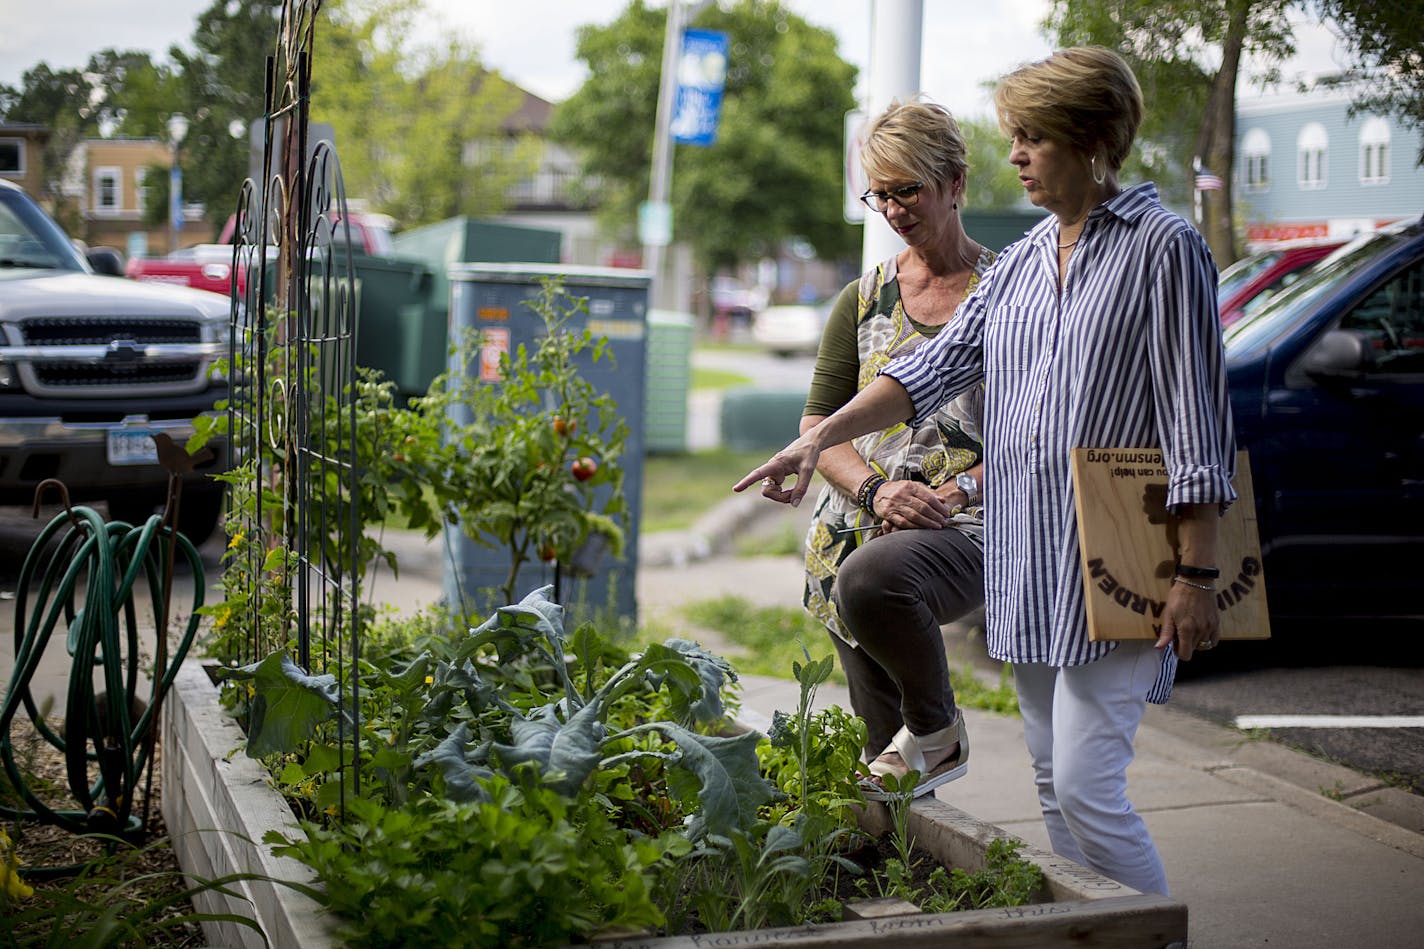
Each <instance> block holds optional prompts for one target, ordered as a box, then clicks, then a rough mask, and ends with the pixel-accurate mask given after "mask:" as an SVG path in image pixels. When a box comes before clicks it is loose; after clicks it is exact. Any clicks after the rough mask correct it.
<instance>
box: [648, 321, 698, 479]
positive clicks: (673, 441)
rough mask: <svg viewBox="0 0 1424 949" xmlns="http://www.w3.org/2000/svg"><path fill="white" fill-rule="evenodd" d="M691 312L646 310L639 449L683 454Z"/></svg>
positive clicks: (689, 375)
mask: <svg viewBox="0 0 1424 949" xmlns="http://www.w3.org/2000/svg"><path fill="white" fill-rule="evenodd" d="M693 325H694V319H693V316H692V314H691V313H675V312H673V311H671V310H649V311H648V358H647V379H646V383H647V384H646V388H645V393H646V396H645V399H644V402H645V408H644V409H643V425H644V439H643V450H644V451H646V452H647V453H648V454H670V455H675V454H681V453H682V452H685V451H687V393H688V390H690V389H691V388H692V336H693Z"/></svg>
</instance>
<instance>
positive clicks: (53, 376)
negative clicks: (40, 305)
mask: <svg viewBox="0 0 1424 949" xmlns="http://www.w3.org/2000/svg"><path fill="white" fill-rule="evenodd" d="M19 329H20V335H21V339H22V344H21V347H20V348H19V349H18V350H12V352H13V353H14V355H15V357H16V358H17V359H20V360H23V361H24V362H25V363H27V364H28V368H29V371H30V372H32V373H33V377H32V378H33V382H32V383H27V387H28V386H29V385H33V386H34V387H35V388H34V389H33V391H34V393H35V394H37V395H53V396H58V395H61V394H66V393H67V394H71V395H75V394H78V393H80V392H83V393H84V394H85V395H86V396H88V397H93V398H106V397H108V396H110V395H116V394H123V393H129V392H133V393H135V394H140V395H143V394H147V395H160V394H162V393H164V392H173V391H195V390H196V389H198V388H201V387H202V386H203V385H204V384H206V381H205V374H206V371H207V365H208V359H207V358H205V356H204V355H203V353H202V352H201V350H204V349H207V348H210V347H205V346H203V345H202V327H201V325H200V324H199V322H198V321H197V320H192V319H161V318H143V317H137V318H129V319H118V320H115V319H112V318H106V319H103V320H96V319H90V318H85V317H41V318H36V319H29V320H23V321H21V322H20V323H19Z"/></svg>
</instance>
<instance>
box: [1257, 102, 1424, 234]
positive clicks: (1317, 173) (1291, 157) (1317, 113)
mask: <svg viewBox="0 0 1424 949" xmlns="http://www.w3.org/2000/svg"><path fill="white" fill-rule="evenodd" d="M1352 98H1353V96H1352V93H1351V91H1350V90H1349V89H1348V88H1329V87H1319V88H1315V89H1312V90H1310V91H1308V92H1305V93H1297V92H1290V93H1259V94H1252V95H1247V96H1242V97H1239V98H1238V99H1237V101H1236V135H1237V138H1236V168H1235V169H1234V170H1233V171H1234V175H1235V187H1234V195H1235V201H1236V208H1237V214H1238V215H1239V216H1240V218H1242V219H1243V223H1244V229H1245V234H1246V239H1247V242H1248V244H1260V243H1265V242H1270V241H1277V240H1288V239H1292V238H1298V237H1331V236H1338V237H1348V236H1349V235H1351V234H1356V233H1360V232H1362V231H1368V230H1372V229H1374V228H1376V227H1379V226H1381V225H1384V224H1389V223H1393V222H1395V221H1399V220H1404V219H1416V218H1418V217H1419V216H1420V215H1421V214H1424V168H1420V167H1419V166H1418V164H1417V162H1418V158H1419V155H1420V149H1421V144H1424V139H1421V135H1420V133H1419V131H1418V130H1411V129H1405V128H1403V127H1402V126H1401V125H1399V124H1398V123H1397V122H1396V121H1395V120H1394V119H1393V118H1391V117H1388V116H1381V115H1363V114H1362V115H1356V116H1354V117H1351V116H1350V114H1349V112H1350V102H1351V100H1352Z"/></svg>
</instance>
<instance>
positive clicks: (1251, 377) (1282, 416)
mask: <svg viewBox="0 0 1424 949" xmlns="http://www.w3.org/2000/svg"><path fill="white" fill-rule="evenodd" d="M1225 342H1226V372H1227V379H1228V382H1229V384H1230V388H1231V410H1232V414H1233V416H1234V419H1235V423H1236V437H1237V443H1238V445H1239V446H1240V447H1242V448H1245V449H1247V450H1248V451H1249V453H1250V460H1251V474H1252V480H1253V483H1254V487H1255V494H1256V514H1257V524H1258V528H1259V530H1260V536H1261V553H1262V556H1263V559H1264V576H1265V580H1266V595H1267V598H1268V604H1267V605H1268V607H1269V609H1270V612H1271V615H1272V617H1293V618H1296V617H1306V618H1328V619H1332V620H1348V619H1353V618H1357V617H1390V618H1415V619H1417V618H1418V617H1420V616H1424V597H1421V595H1420V590H1421V585H1420V581H1419V565H1420V564H1421V563H1424V220H1421V221H1419V222H1415V223H1411V224H1408V225H1405V226H1396V227H1393V228H1390V229H1388V230H1385V231H1381V232H1378V233H1373V234H1368V235H1365V236H1363V237H1359V238H1356V239H1355V240H1353V241H1351V242H1350V243H1348V244H1346V245H1345V246H1343V247H1341V248H1339V249H1338V250H1336V251H1335V252H1334V253H1332V254H1331V255H1330V256H1328V257H1326V258H1325V259H1324V260H1322V261H1320V262H1319V263H1317V264H1316V265H1315V266H1314V267H1313V268H1311V269H1310V270H1308V271H1306V272H1305V274H1304V276H1302V277H1300V279H1298V280H1297V281H1296V282H1295V283H1293V284H1292V285H1291V286H1289V287H1287V288H1286V289H1284V290H1281V291H1280V292H1279V293H1277V294H1275V295H1274V296H1273V297H1272V298H1271V299H1270V301H1269V302H1267V303H1266V304H1265V305H1264V306H1262V307H1261V308H1260V309H1257V310H1255V311H1253V312H1251V313H1250V314H1248V315H1247V316H1245V317H1244V318H1242V319H1241V320H1240V321H1239V322H1237V323H1235V324H1233V325H1232V326H1231V327H1230V328H1229V329H1227V330H1226V332H1225ZM1343 629H1344V627H1342V631H1343Z"/></svg>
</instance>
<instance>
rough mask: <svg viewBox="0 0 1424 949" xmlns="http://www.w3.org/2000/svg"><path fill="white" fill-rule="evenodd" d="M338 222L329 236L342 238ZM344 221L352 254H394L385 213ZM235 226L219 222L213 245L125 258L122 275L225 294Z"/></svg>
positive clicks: (240, 281)
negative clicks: (221, 225) (160, 255)
mask: <svg viewBox="0 0 1424 949" xmlns="http://www.w3.org/2000/svg"><path fill="white" fill-rule="evenodd" d="M339 224H340V219H339V218H337V219H335V220H334V221H333V226H332V237H333V239H336V240H343V239H344V236H345V233H346V231H345V229H343V228H342V227H340V226H339ZM348 224H349V226H350V230H351V250H352V252H353V253H358V254H365V255H367V256H369V257H390V256H392V255H393V254H394V253H395V245H394V244H393V243H392V241H391V228H392V226H393V224H394V222H393V220H392V219H391V218H390V217H389V216H387V215H384V214H368V213H363V212H355V211H353V212H351V213H350V214H349V220H348ZM236 229H237V219H236V217H235V216H234V217H230V218H228V219H227V223H226V224H224V225H223V229H222V233H221V234H220V235H219V236H218V242H217V243H216V244H197V245H195V246H193V247H185V248H183V249H182V250H176V251H174V252H173V253H171V254H169V255H168V256H167V257H135V258H132V259H131V260H129V262H128V265H127V267H125V269H124V274H125V276H127V277H129V278H131V279H133V280H139V281H143V282H146V283H167V284H173V285H175V286H181V287H192V288H194V289H196V290H209V291H211V292H213V293H221V294H222V295H223V296H228V295H229V294H230V293H231V292H232V282H233V281H232V277H233V274H232V243H233V234H234V232H235V231H236ZM269 250H270V248H269ZM246 289H247V274H246V273H244V272H242V270H241V269H239V271H238V273H237V292H238V294H239V295H241V294H242V293H244V292H246Z"/></svg>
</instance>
